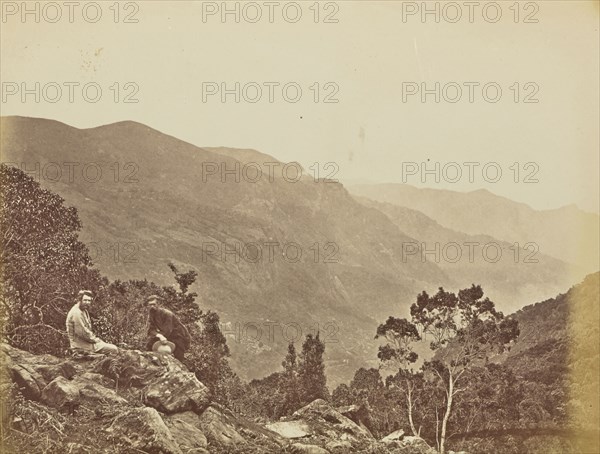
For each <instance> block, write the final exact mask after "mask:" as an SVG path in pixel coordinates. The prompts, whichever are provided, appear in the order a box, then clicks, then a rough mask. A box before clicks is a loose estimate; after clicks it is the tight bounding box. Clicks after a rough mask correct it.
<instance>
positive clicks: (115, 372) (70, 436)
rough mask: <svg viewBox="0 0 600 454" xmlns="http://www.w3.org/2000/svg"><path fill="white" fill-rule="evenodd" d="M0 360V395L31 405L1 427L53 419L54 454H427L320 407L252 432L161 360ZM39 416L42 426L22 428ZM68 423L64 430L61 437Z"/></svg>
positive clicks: (131, 355) (22, 356)
mask: <svg viewBox="0 0 600 454" xmlns="http://www.w3.org/2000/svg"><path fill="white" fill-rule="evenodd" d="M0 356H1V358H0V359H1V360H2V364H3V365H4V367H3V368H2V373H1V374H0V390H3V391H4V390H6V391H7V392H6V394H9V393H10V394H11V395H13V397H15V396H14V394H13V393H14V392H16V391H15V389H18V393H19V394H20V395H21V396H20V397H18V399H20V402H35V404H32V405H33V406H30V407H29V410H28V411H27V412H22V413H21V414H20V416H19V417H14V418H12V419H11V418H8V419H7V420H6V421H5V422H6V423H7V424H5V425H7V426H12V427H13V428H14V429H15V431H17V433H19V432H18V431H21V432H28V433H32V432H34V431H35V430H40V431H43V430H45V429H44V428H41V426H40V421H41V422H42V423H43V424H46V423H48V421H51V420H53V418H57V419H56V420H55V422H54V427H55V428H56V432H55V435H56V434H58V435H56V440H54V441H53V443H55V447H60V449H59V451H60V452H67V453H86V454H87V453H90V454H97V453H101V454H113V453H129V452H146V453H150V454H152V453H156V454H159V453H163V454H183V453H186V454H188V453H189V454H192V453H193V454H206V453H216V454H220V453H228V454H233V453H238V454H241V453H257V454H258V453H260V454H279V453H281V452H288V453H299V454H345V453H348V452H372V453H415V454H430V453H433V452H435V451H433V450H432V449H431V448H430V447H429V446H428V445H427V443H425V441H424V440H422V439H420V438H418V437H407V436H404V434H403V432H402V431H396V432H394V433H392V434H390V435H388V436H387V437H385V438H383V439H382V440H381V441H377V440H375V439H374V438H373V436H372V435H371V432H370V431H369V430H368V428H366V427H365V424H364V422H363V421H364V420H365V418H366V417H367V416H368V415H366V414H365V413H364V412H363V410H361V408H360V407H359V406H350V407H344V408H340V409H335V408H333V407H332V406H331V405H330V404H328V403H327V402H325V401H324V400H321V399H318V400H315V401H314V402H311V403H310V404H308V405H306V406H305V407H303V408H301V409H299V410H298V411H296V412H295V413H294V414H293V415H292V416H289V417H286V418H282V419H281V420H280V421H277V422H272V423H270V424H267V425H266V426H263V425H260V424H258V423H256V422H253V421H250V420H247V419H245V418H243V417H241V416H239V415H237V414H234V413H232V412H231V411H230V410H228V409H227V408H225V407H223V406H221V405H219V404H217V403H214V402H212V403H211V402H209V393H208V389H207V388H206V386H204V384H202V383H201V382H200V381H198V379H197V378H196V377H195V375H194V374H193V373H191V372H190V371H189V370H187V368H186V367H185V366H184V365H182V364H181V363H180V362H179V361H178V360H176V359H175V358H173V357H172V356H170V355H167V354H157V353H154V352H141V351H136V350H121V351H120V353H119V354H118V355H115V356H106V357H105V356H102V355H92V356H89V357H84V358H80V359H78V360H75V359H61V358H56V357H53V356H49V355H32V354H30V353H27V352H23V351H20V350H17V349H15V348H13V347H10V346H9V345H5V344H2V345H1V346H0ZM40 411H41V412H42V413H43V415H44V416H43V418H41V419H40V418H39V417H38V418H37V419H36V418H34V419H32V420H25V419H26V418H28V417H29V416H28V415H31V414H33V415H35V414H39V412H40ZM69 418H71V421H72V423H71V424H72V425H71V427H70V429H69V430H67V429H65V430H63V429H62V428H61V427H62V424H64V423H65V422H66V421H67V420H68V419H69ZM353 419H354V420H353ZM3 421H4V420H3ZM44 421H45V422H44ZM61 421H62V422H61ZM3 424H4V422H3ZM36 424H37V427H36ZM86 433H93V434H94V435H93V436H91V437H90V436H87V435H86ZM25 436H27V435H25Z"/></svg>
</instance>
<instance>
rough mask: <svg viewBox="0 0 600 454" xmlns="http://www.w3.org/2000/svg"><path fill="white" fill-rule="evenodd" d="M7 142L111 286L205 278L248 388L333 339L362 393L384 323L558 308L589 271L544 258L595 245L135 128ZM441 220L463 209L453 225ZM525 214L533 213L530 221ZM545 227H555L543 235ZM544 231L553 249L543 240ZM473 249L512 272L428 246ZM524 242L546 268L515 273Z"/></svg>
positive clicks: (49, 130) (498, 208) (36, 122)
mask: <svg viewBox="0 0 600 454" xmlns="http://www.w3.org/2000/svg"><path fill="white" fill-rule="evenodd" d="M1 128H2V161H3V162H12V163H16V165H21V164H22V163H24V164H25V165H26V167H27V169H29V170H30V171H29V172H28V173H29V174H31V175H36V173H37V170H36V168H35V165H36V163H39V174H38V176H39V177H40V180H41V183H42V185H43V186H44V187H47V188H49V189H51V190H53V191H55V192H57V193H58V194H60V195H61V196H62V197H64V198H65V200H66V202H67V204H69V205H73V206H75V207H77V209H78V212H79V216H80V218H81V220H82V223H83V231H82V240H83V241H84V242H85V243H87V244H88V245H89V246H90V250H91V252H92V255H93V256H94V257H95V259H96V260H95V263H96V265H97V266H98V268H99V269H100V270H101V271H102V272H103V273H105V274H106V275H107V276H108V277H110V278H112V279H121V280H125V279H130V278H131V279H144V278H147V279H149V280H153V281H155V282H157V283H159V284H173V283H174V281H173V279H172V276H171V275H170V271H169V270H168V268H167V266H166V264H167V262H169V261H171V262H173V263H175V264H176V265H178V266H180V267H181V268H183V269H195V270H196V271H197V272H198V280H197V283H196V284H195V286H194V287H193V288H192V289H191V290H192V291H196V292H197V293H198V294H199V297H198V302H199V305H200V306H201V307H202V308H203V309H206V308H210V309H214V310H216V311H218V312H219V313H220V314H221V319H222V321H223V322H224V323H225V325H224V328H225V331H226V335H228V337H229V345H230V347H231V349H232V353H233V355H232V356H233V361H232V362H233V366H234V367H235V368H236V369H237V370H238V371H239V372H240V375H241V376H242V377H243V378H257V377H261V376H264V375H266V374H268V373H271V372H273V371H275V370H278V369H279V368H280V363H281V360H282V358H283V356H284V355H285V346H286V344H287V342H288V340H289V339H292V338H294V337H299V333H300V332H301V334H302V336H303V335H304V334H307V333H308V332H309V330H317V329H318V330H320V332H321V337H322V338H324V339H325V341H326V348H327V350H326V358H327V362H326V366H327V373H328V377H329V380H330V385H335V384H336V383H339V382H340V381H347V380H348V379H349V378H351V375H352V374H353V373H354V371H355V370H356V369H357V368H358V367H362V366H365V365H366V364H369V365H371V366H374V365H376V360H377V359H376V350H377V343H376V341H374V340H373V337H374V334H375V329H376V327H377V325H378V323H380V322H381V321H382V320H383V319H385V318H386V317H387V316H388V315H391V314H401V315H404V316H406V315H408V307H409V305H410V304H411V303H412V302H414V300H415V297H416V295H417V293H419V292H420V291H422V290H427V291H430V292H433V291H435V290H436V289H437V287H439V286H444V287H447V288H450V289H453V290H456V289H458V288H463V287H465V286H470V285H471V283H479V284H481V285H482V286H483V288H484V290H486V293H487V294H488V295H489V296H490V297H491V298H492V299H493V300H494V301H496V303H497V305H498V306H499V307H500V308H501V309H502V310H504V311H512V310H516V309H517V308H519V307H521V306H522V305H523V304H526V303H529V302H531V301H537V300H542V299H546V298H549V297H551V296H553V295H555V294H557V293H558V292H559V291H561V290H562V289H564V288H568V287H569V286H570V285H571V284H572V283H573V282H576V281H577V280H578V278H577V277H576V276H575V275H578V274H580V273H581V272H582V271H581V270H580V269H579V268H577V267H575V266H572V265H570V264H569V263H567V262H568V261H571V260H570V259H572V256H571V255H570V254H568V253H567V252H568V250H567V251H565V249H568V248H567V247H566V246H565V245H564V244H562V245H560V246H556V245H555V248H556V250H554V249H552V253H550V254H549V253H548V252H547V251H550V250H551V248H546V247H545V246H544V245H546V243H547V242H548V241H550V238H552V234H553V235H554V237H559V238H560V232H570V233H565V234H566V235H567V236H569V238H573V237H574V236H575V235H576V234H577V232H578V230H576V227H577V226H579V225H580V224H581V223H582V222H583V223H584V224H585V226H586V227H585V228H586V229H587V228H588V225H591V223H593V219H591V218H589V217H586V215H585V214H582V213H581V212H579V211H578V210H575V209H570V208H569V209H566V210H567V211H566V212H564V213H563V212H562V211H561V212H560V213H558V214H556V216H550V215H549V214H547V213H545V212H536V211H534V210H531V209H528V208H527V207H526V206H522V207H521V205H520V204H517V203H515V202H511V201H508V200H506V199H502V198H499V197H496V196H493V195H492V194H490V193H487V194H482V195H479V196H478V197H479V198H478V199H477V200H476V201H473V199H471V197H472V195H471V194H463V195H464V197H465V199H464V200H462V199H460V195H457V194H458V193H457V194H453V195H452V196H448V197H450V198H452V197H454V198H455V199H456V202H454V201H452V202H450V201H449V199H445V198H444V197H445V195H444V197H439V198H436V196H435V195H432V194H429V193H424V194H425V195H423V198H424V201H423V202H422V205H423V206H422V207H417V206H415V205H419V203H420V202H419V201H418V200H414V198H419V197H421V192H420V191H421V190H416V189H414V188H405V187H403V188H401V189H396V188H395V187H391V188H388V187H387V186H382V187H381V188H380V189H379V190H378V189H377V188H376V187H357V188H358V189H357V188H353V191H354V193H355V194H358V195H362V196H365V197H368V198H369V199H373V200H379V201H380V202H386V203H377V202H374V201H373V200H367V199H365V198H363V197H356V198H355V197H354V196H352V195H351V194H350V193H349V192H348V191H347V190H346V188H344V187H343V186H342V185H341V184H339V183H336V182H331V181H327V180H319V181H313V180H312V179H311V177H309V176H308V175H309V174H308V173H307V172H306V171H304V172H303V176H302V177H301V178H299V179H298V181H294V180H296V177H295V175H296V172H297V171H298V166H297V165H295V164H290V165H288V166H287V167H286V172H287V173H282V168H283V166H284V164H285V163H280V162H279V161H277V160H276V159H275V158H273V157H271V156H268V155H265V154H263V153H260V152H258V151H255V150H238V149H230V148H200V147H197V146H194V145H191V144H189V143H186V142H183V141H181V140H179V139H177V138H174V137H171V136H168V135H165V134H162V133H161V132H159V131H156V130H154V129H151V128H149V127H147V126H145V125H142V124H139V123H135V122H120V123H115V124H111V125H106V126H101V127H97V128H91V129H77V128H73V127H71V126H68V125H65V124H63V123H60V122H57V121H52V120H45V119H35V118H24V117H4V118H2V121H1ZM252 163H256V164H252ZM257 167H259V168H260V169H261V171H262V172H263V174H262V177H260V178H256V177H257V174H256V169H257ZM32 169H33V171H31V170H32ZM59 169H61V173H60V174H59V173H58V170H59ZM69 169H71V170H72V174H69ZM98 169H100V170H101V171H102V175H101V176H100V177H99V173H98ZM238 169H239V170H238ZM84 170H85V173H82V172H83V171H84ZM227 172H229V173H227ZM236 174H237V175H236ZM269 175H272V178H270V177H269ZM236 176H237V178H236ZM236 179H237V181H236ZM253 181H254V182H253ZM386 188H387V189H386ZM388 189H389V191H388ZM411 191H412V192H411ZM409 192H410V193H411V194H412V195H411V196H410V197H409V196H407V195H405V196H402V195H401V194H408V193H409ZM448 192H449V191H448ZM396 193H397V194H400V196H399V197H398V198H396V199H395V198H393V194H396ZM435 194H438V193H437V192H436V193H435ZM382 199H385V200H382ZM436 200H437V202H436ZM452 200H454V199H452ZM459 201H460V203H459ZM469 201H471V202H469ZM453 203H455V204H456V205H455V206H454V207H453V206H452V204H453ZM470 203H472V204H473V205H472V206H471V209H469V206H470ZM436 204H437V205H439V204H447V206H444V207H443V208H440V209H439V213H437V211H436V209H435V206H437V205H436ZM511 204H512V205H511ZM515 206H518V207H521V208H519V211H518V213H516V214H515V213H513V211H514V210H515V209H516V208H514V207H515ZM559 211H560V210H559ZM453 213H454V214H453ZM511 213H512V214H511ZM540 213H541V214H540ZM438 214H439V216H438ZM567 214H571V216H570V218H569V219H566V218H565V216H566V215H567ZM462 218H468V219H471V221H472V222H475V221H476V220H477V223H478V225H477V226H474V225H471V224H470V223H469V221H468V220H466V219H462ZM542 218H543V219H546V220H547V221H546V222H548V223H550V222H554V223H555V225H554V227H553V226H551V225H549V224H548V225H545V227H544V228H543V229H541V228H540V227H539V226H538V223H539V222H542V221H540V219H542ZM571 218H576V219H577V221H576V222H575V221H574V220H573V219H571ZM596 218H597V217H596ZM580 219H583V221H581V220H580ZM584 221H585V222H584ZM494 222H497V223H499V224H502V225H501V226H495V227H494ZM514 222H516V224H515V225H514V232H516V233H514V232H513V233H514V234H513V235H512V236H511V235H508V233H510V232H512V230H513V229H511V223H514ZM596 222H597V219H596ZM438 223H439V224H438ZM528 226H529V227H531V229H532V230H527V228H528ZM569 226H570V227H571V228H573V229H575V230H570V231H569V230H568V227H569ZM552 229H554V232H553V233H552V234H551V233H549V232H550V231H551V230H552ZM542 230H543V231H544V232H547V235H546V236H545V237H544V238H545V239H538V233H540V234H541V233H543V232H542ZM528 232H533V233H535V238H533V237H532V236H528ZM540 238H541V237H540ZM466 241H479V242H480V243H482V244H483V243H489V242H497V243H498V244H500V245H501V247H502V259H501V260H500V261H499V262H497V263H491V262H490V261H486V260H483V259H482V258H479V257H478V256H476V258H475V260H474V262H473V263H469V262H468V260H467V256H466V255H465V256H464V257H463V258H462V259H461V260H460V261H459V262H457V263H450V262H449V261H448V260H446V259H444V257H442V258H441V259H440V260H435V258H432V257H431V256H430V255H425V256H423V255H422V250H421V248H422V247H423V244H425V248H426V249H427V248H430V247H431V243H433V242H440V243H442V246H443V245H444V244H446V243H449V242H456V243H458V244H462V243H464V242H466ZM517 241H518V242H520V246H521V247H523V245H524V243H526V242H530V241H536V242H538V243H539V244H540V249H539V252H538V253H536V254H535V258H536V259H538V263H522V261H523V260H522V258H523V257H524V255H526V254H529V253H530V251H527V250H518V253H519V260H518V261H519V263H516V264H515V263H514V254H515V249H514V248H513V250H510V249H509V248H510V247H511V244H512V243H513V242H517ZM275 243H277V244H278V245H275ZM563 243H564V241H563ZM225 244H227V248H228V249H227V251H228V253H225V247H226V246H225ZM236 244H237V245H238V252H237V253H234V252H232V251H234V250H235V246H236ZM415 245H416V246H415ZM596 245H597V243H596ZM244 246H246V247H245V248H244ZM284 246H287V247H286V248H285V250H284ZM442 246H440V247H442ZM415 247H417V249H414V248H415ZM596 247H597V246H596ZM299 248H301V250H302V256H301V257H299V258H298V259H297V261H296V258H295V257H296V256H297V254H298V251H299ZM258 250H260V251H262V257H261V258H258V257H257V252H258ZM100 251H101V253H100ZM490 251H492V252H493V250H492V249H491V250H490ZM556 251H559V252H560V251H563V252H564V253H563V254H562V255H561V254H558V253H556ZM445 252H447V254H446V255H448V254H449V253H450V252H451V250H450V249H448V250H446V251H445ZM476 252H477V253H478V254H481V249H479V250H477V249H476ZM490 253H491V252H490ZM284 254H286V255H284ZM492 255H493V254H492ZM549 255H552V256H553V257H550V256H549ZM446 258H447V257H446ZM576 263H579V262H576ZM586 263H587V262H586ZM586 266H587V265H586ZM584 268H585V267H584ZM277 324H280V325H284V326H285V329H284V330H283V332H282V330H281V328H280V327H279V326H278V325H277ZM244 326H245V329H244ZM259 330H260V331H262V332H261V333H260V335H259V332H260V331H259ZM299 330H301V331H299ZM252 339H255V341H253V340H252ZM298 341H300V339H299V338H298Z"/></svg>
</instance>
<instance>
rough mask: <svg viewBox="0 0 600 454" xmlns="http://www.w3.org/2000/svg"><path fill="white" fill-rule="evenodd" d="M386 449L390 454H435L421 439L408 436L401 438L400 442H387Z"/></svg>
mask: <svg viewBox="0 0 600 454" xmlns="http://www.w3.org/2000/svg"><path fill="white" fill-rule="evenodd" d="M390 435H391V434H390ZM386 447H387V448H388V449H389V451H390V452H392V453H396V452H397V453H402V454H404V453H410V454H437V451H436V450H435V449H433V448H432V447H431V446H429V445H428V444H427V442H426V441H425V440H423V439H422V438H421V437H414V436H409V435H407V436H405V437H404V438H402V440H396V441H391V442H388V443H387V444H386Z"/></svg>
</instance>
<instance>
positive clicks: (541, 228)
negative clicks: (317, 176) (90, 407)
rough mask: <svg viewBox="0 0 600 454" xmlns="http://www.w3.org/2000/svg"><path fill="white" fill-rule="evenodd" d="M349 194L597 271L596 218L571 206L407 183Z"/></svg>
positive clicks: (599, 223) (580, 268)
mask: <svg viewBox="0 0 600 454" xmlns="http://www.w3.org/2000/svg"><path fill="white" fill-rule="evenodd" d="M348 189H349V191H350V192H351V193H352V194H355V195H358V196H362V197H368V198H370V199H373V200H376V201H378V202H385V203H391V204H394V205H399V206H402V207H406V208H411V209H413V210H418V211H420V212H421V213H423V214H425V215H427V216H429V217H430V218H433V219H435V220H436V221H437V222H439V223H440V224H442V225H443V226H445V227H447V228H450V229H453V230H457V231H460V232H464V233H468V234H471V235H489V236H491V237H494V238H497V239H499V240H503V241H507V242H510V243H514V242H518V243H519V244H520V245H524V244H526V243H529V242H534V243H536V244H538V245H539V250H540V252H541V253H544V254H546V255H551V256H553V257H555V258H558V259H560V260H563V261H565V262H568V263H570V264H572V265H573V267H574V269H576V270H577V273H581V272H584V273H590V272H593V271H597V270H598V269H599V267H600V264H599V263H598V260H599V259H598V257H599V247H600V246H599V241H600V238H599V235H598V232H599V230H600V216H598V215H597V214H593V213H587V212H585V211H582V210H580V209H578V208H577V207H576V206H575V205H569V206H565V207H562V208H557V209H554V210H542V211H538V210H534V209H533V208H531V207H529V206H528V205H526V204H524V203H518V202H515V201H512V200H510V199H507V198H505V197H500V196H497V195H495V194H492V193H491V192H489V191H487V190H485V189H480V190H477V191H472V192H466V193H465V192H456V191H448V190H441V189H429V188H427V189H423V188H415V187H413V186H409V185H406V184H370V185H354V186H350V187H349V188H348ZM575 280H579V278H577V279H575ZM575 280H573V282H575Z"/></svg>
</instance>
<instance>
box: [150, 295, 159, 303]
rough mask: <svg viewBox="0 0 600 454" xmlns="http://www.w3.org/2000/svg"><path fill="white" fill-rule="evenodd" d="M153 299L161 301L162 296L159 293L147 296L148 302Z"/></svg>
mask: <svg viewBox="0 0 600 454" xmlns="http://www.w3.org/2000/svg"><path fill="white" fill-rule="evenodd" d="M152 300H156V301H161V300H162V298H161V297H160V296H158V295H150V296H149V297H148V298H146V304H147V303H149V302H150V301H152Z"/></svg>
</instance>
